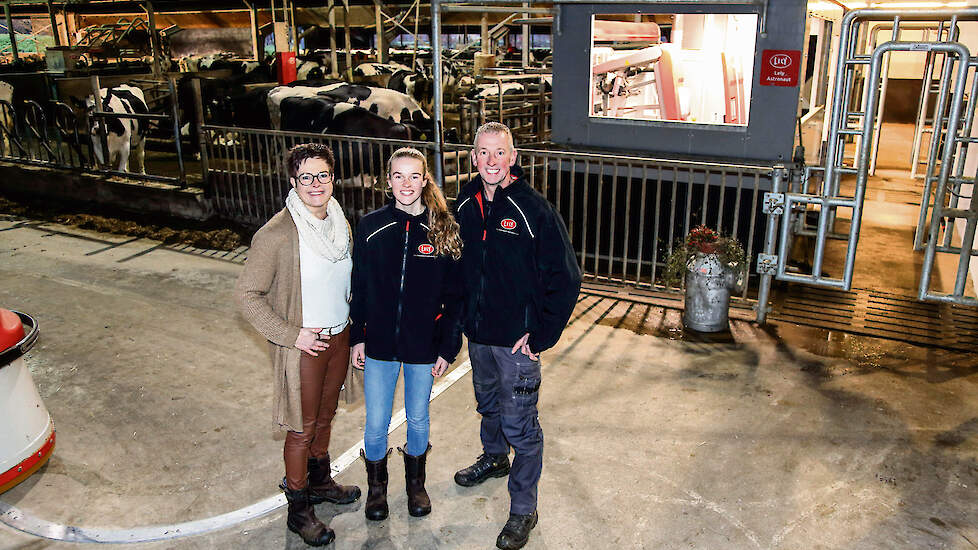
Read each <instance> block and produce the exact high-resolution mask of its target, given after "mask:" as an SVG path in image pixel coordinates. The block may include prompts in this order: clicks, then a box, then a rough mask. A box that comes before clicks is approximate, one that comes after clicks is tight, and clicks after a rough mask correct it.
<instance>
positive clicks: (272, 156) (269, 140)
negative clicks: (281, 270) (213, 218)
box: [201, 125, 432, 227]
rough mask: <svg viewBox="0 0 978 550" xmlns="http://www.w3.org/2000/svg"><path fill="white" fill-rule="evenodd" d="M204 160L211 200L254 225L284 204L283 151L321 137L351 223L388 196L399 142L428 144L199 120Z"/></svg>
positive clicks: (424, 146) (224, 214)
mask: <svg viewBox="0 0 978 550" xmlns="http://www.w3.org/2000/svg"><path fill="white" fill-rule="evenodd" d="M201 135H202V139H203V143H202V145H201V150H202V151H203V152H204V153H205V154H204V155H202V164H203V166H204V170H205V173H206V176H205V178H206V179H205V181H206V184H207V185H208V186H209V189H210V190H211V192H212V193H213V197H214V206H215V208H216V210H217V212H218V213H219V214H220V215H221V216H222V217H224V218H226V219H229V220H233V221H236V222H238V223H242V224H245V225H248V226H252V227H257V226H259V225H261V224H263V223H265V222H266V221H267V220H268V219H269V218H271V217H272V216H273V215H274V214H275V213H276V212H278V211H279V210H281V209H282V208H283V206H284V205H285V196H286V195H287V194H288V191H289V188H290V185H289V181H288V170H287V168H286V166H285V156H286V154H287V153H288V151H289V149H291V148H292V147H294V146H296V145H298V144H300V143H324V144H326V145H329V146H330V148H331V149H332V151H333V155H334V156H335V157H336V166H335V167H334V171H335V173H336V176H335V177H336V181H335V184H334V191H333V193H334V196H335V197H336V199H337V201H339V203H340V205H342V207H343V209H344V211H345V213H346V215H347V217H348V218H349V219H350V221H351V223H355V222H356V221H357V220H359V219H360V217H362V216H363V215H364V214H366V213H367V212H370V211H372V210H375V209H377V208H379V207H381V206H382V205H384V204H385V203H386V202H387V201H388V200H389V198H388V196H387V195H386V194H385V189H386V188H387V180H386V172H387V167H386V163H387V159H388V158H390V156H391V154H392V153H393V152H394V151H395V150H397V149H398V148H400V147H415V148H417V149H420V150H421V151H430V150H432V144H431V143H429V142H423V141H403V140H393V139H383V138H365V137H355V136H337V135H326V134H312V133H302V132H288V131H282V130H263V129H249V128H238V127H233V126H213V125H203V126H201Z"/></svg>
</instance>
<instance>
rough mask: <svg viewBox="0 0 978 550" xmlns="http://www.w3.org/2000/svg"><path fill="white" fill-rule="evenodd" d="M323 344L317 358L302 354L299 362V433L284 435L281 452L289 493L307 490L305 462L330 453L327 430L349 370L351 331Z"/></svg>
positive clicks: (328, 431) (344, 331)
mask: <svg viewBox="0 0 978 550" xmlns="http://www.w3.org/2000/svg"><path fill="white" fill-rule="evenodd" d="M326 342H327V343H328V344H329V347H328V348H326V350H325V351H320V352H317V354H318V355H317V356H316V357H313V356H312V355H309V354H308V353H306V352H304V351H303V352H302V354H301V356H300V358H299V386H300V387H299V390H300V392H301V394H302V431H301V432H292V431H290V432H289V433H288V434H286V436H285V448H284V450H283V454H284V455H285V479H286V482H287V483H288V486H289V489H292V490H298V489H302V488H304V487H305V486H306V473H307V472H306V467H307V465H306V458H307V457H310V456H312V457H315V458H323V457H324V456H326V453H327V452H329V435H330V427H331V425H332V423H333V416H334V415H335V414H336V403H337V401H339V397H340V388H342V387H343V381H344V380H345V379H346V373H347V369H349V366H350V327H347V328H345V329H343V332H340V333H339V334H336V335H333V336H331V337H330V339H329V340H327V341H326Z"/></svg>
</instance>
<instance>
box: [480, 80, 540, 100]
mask: <svg viewBox="0 0 978 550" xmlns="http://www.w3.org/2000/svg"><path fill="white" fill-rule="evenodd" d="M552 82H553V77H551V76H545V77H544V79H543V87H544V91H546V92H549V91H551V90H552ZM502 88H503V97H505V96H508V95H520V94H535V93H539V91H540V82H539V81H536V82H532V81H530V82H525V83H524V82H503V86H502ZM467 96H468V98H469V99H490V98H494V97H498V96H499V85H497V84H492V83H487V84H476V85H475V87H474V88H473V89H471V90H470V91H469V93H468V94H467Z"/></svg>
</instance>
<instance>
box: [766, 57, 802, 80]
mask: <svg viewBox="0 0 978 550" xmlns="http://www.w3.org/2000/svg"><path fill="white" fill-rule="evenodd" d="M800 68H801V50H764V51H763V52H762V53H761V86H797V85H798V71H799V70H800Z"/></svg>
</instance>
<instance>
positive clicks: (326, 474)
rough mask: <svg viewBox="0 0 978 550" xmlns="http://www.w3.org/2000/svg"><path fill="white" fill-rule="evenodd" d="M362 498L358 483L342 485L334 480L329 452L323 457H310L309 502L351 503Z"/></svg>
mask: <svg viewBox="0 0 978 550" xmlns="http://www.w3.org/2000/svg"><path fill="white" fill-rule="evenodd" d="M358 498H360V488H359V487H357V486H356V485H340V484H339V483H336V482H335V481H333V476H332V475H330V470H329V453H326V456H324V457H323V458H313V457H311V456H310V457H309V502H311V503H313V504H319V503H321V502H332V503H333V504H350V503H351V502H354V501H356V500H357V499H358Z"/></svg>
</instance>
